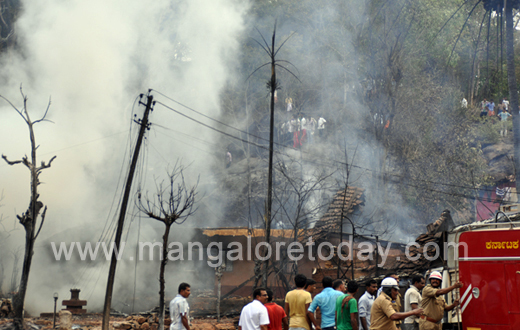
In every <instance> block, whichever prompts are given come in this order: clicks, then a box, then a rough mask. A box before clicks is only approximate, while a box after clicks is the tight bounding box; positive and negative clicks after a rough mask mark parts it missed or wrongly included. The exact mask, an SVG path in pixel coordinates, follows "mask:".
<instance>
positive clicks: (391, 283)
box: [381, 277, 399, 290]
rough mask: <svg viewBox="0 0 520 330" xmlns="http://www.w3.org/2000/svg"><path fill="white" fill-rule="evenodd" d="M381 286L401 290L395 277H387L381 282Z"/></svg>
mask: <svg viewBox="0 0 520 330" xmlns="http://www.w3.org/2000/svg"><path fill="white" fill-rule="evenodd" d="M381 286H382V287H383V288H394V289H397V290H399V285H398V284H397V281H396V279H395V278H393V277H387V278H385V279H384V280H383V281H382V282H381Z"/></svg>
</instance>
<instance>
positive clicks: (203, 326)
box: [112, 314, 238, 330]
mask: <svg viewBox="0 0 520 330" xmlns="http://www.w3.org/2000/svg"><path fill="white" fill-rule="evenodd" d="M170 323H171V320H170V318H168V317H167V318H165V319H164V329H166V330H167V329H169V326H170ZM112 326H113V327H114V329H116V330H134V329H135V330H157V329H158V327H159V318H158V316H157V314H152V315H150V316H148V317H146V316H143V315H130V316H128V317H127V318H126V319H125V320H124V321H122V322H114V323H112ZM237 326H238V318H228V319H223V320H222V321H221V322H217V321H216V320H215V319H206V320H201V319H195V320H193V321H192V322H191V330H235V329H236V328H237Z"/></svg>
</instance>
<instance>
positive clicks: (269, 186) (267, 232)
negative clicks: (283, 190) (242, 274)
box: [262, 25, 277, 288]
mask: <svg viewBox="0 0 520 330" xmlns="http://www.w3.org/2000/svg"><path fill="white" fill-rule="evenodd" d="M275 36H276V25H275V31H273V38H272V39H271V42H272V43H271V53H270V55H271V81H270V82H269V87H270V90H271V109H270V110H271V111H270V114H271V120H270V122H269V172H268V174H267V176H268V178H267V212H266V215H265V242H266V243H267V244H270V243H271V220H272V217H271V209H272V204H273V137H274V93H275V92H276V87H277V86H276V68H275V66H276V61H275V55H276V52H275V51H274V49H275V48H274V42H275ZM265 250H266V251H265V256H267V253H268V252H267V251H268V248H266V249H265ZM264 263H265V265H264V275H263V278H262V286H263V287H264V288H267V278H268V277H269V259H267V258H266V260H265V261H264Z"/></svg>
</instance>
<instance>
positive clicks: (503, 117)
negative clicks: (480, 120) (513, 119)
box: [498, 111, 511, 136]
mask: <svg viewBox="0 0 520 330" xmlns="http://www.w3.org/2000/svg"><path fill="white" fill-rule="evenodd" d="M510 116H511V114H510V113H509V112H507V111H502V112H501V113H499V114H498V117H500V136H507V118H508V117H510Z"/></svg>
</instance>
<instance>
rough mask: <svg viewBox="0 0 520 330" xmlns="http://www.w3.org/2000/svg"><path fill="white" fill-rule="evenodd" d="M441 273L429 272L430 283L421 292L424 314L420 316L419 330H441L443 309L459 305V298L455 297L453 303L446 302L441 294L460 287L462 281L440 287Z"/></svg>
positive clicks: (449, 309)
mask: <svg viewBox="0 0 520 330" xmlns="http://www.w3.org/2000/svg"><path fill="white" fill-rule="evenodd" d="M441 283H442V274H441V273H439V272H437V271H434V272H432V273H431V274H430V284H428V285H427V286H426V287H425V288H424V289H423V292H422V301H421V306H422V308H423V309H424V314H423V315H421V316H420V320H419V329H420V330H441V329H442V324H441V323H440V322H441V321H442V318H443V317H444V312H445V311H451V310H452V309H454V308H455V307H457V306H458V305H459V299H456V300H455V301H454V302H453V304H451V305H448V304H446V300H444V297H443V295H445V294H447V293H450V292H451V291H453V290H455V289H458V288H462V283H461V282H457V283H455V284H453V285H452V286H450V287H447V288H444V289H441V288H440V287H441Z"/></svg>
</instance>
